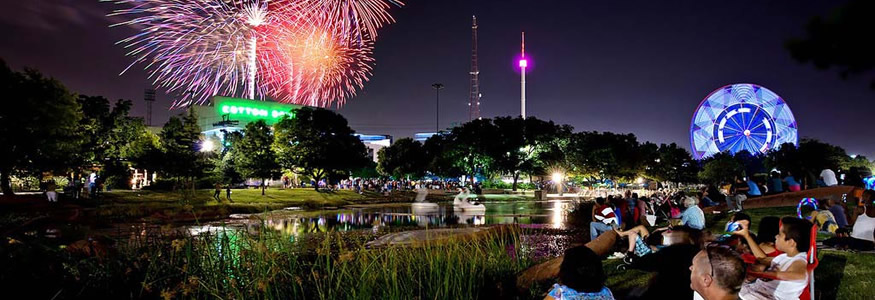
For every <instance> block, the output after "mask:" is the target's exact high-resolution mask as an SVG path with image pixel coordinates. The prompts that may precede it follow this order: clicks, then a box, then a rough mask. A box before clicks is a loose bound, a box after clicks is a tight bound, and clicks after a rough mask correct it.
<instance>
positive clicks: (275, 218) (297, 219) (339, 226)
mask: <svg viewBox="0 0 875 300" xmlns="http://www.w3.org/2000/svg"><path fill="white" fill-rule="evenodd" d="M570 204H571V202H569V201H566V200H551V201H508V202H504V201H502V202H487V203H486V204H485V205H486V206H487V212H482V211H480V212H466V211H461V210H458V209H455V208H454V207H453V206H452V205H446V204H441V205H440V206H435V207H433V208H429V209H419V210H417V209H416V208H414V207H412V206H411V205H410V204H399V205H391V206H387V205H381V206H373V207H360V208H351V209H342V210H324V211H302V210H295V211H289V210H280V211H275V212H268V213H265V214H255V215H249V216H246V217H245V218H242V217H243V216H242V215H241V216H238V218H231V219H228V220H224V221H222V222H216V223H213V224H212V226H194V227H190V228H189V230H190V231H191V232H192V233H193V234H198V233H201V232H206V231H212V230H215V229H216V228H222V227H223V226H231V227H237V228H240V227H242V228H245V229H246V230H250V231H255V230H256V229H257V228H258V227H262V226H264V227H266V228H269V229H271V230H276V231H278V232H281V233H285V234H288V235H290V236H293V237H295V236H300V235H301V234H305V233H315V232H327V231H334V230H337V231H347V230H373V231H375V232H377V231H379V230H380V228H383V227H410V226H414V227H445V226H465V225H467V226H481V225H494V224H531V225H534V226H543V227H549V228H557V229H561V228H565V222H566V216H565V215H566V208H567V207H568V205H570Z"/></svg>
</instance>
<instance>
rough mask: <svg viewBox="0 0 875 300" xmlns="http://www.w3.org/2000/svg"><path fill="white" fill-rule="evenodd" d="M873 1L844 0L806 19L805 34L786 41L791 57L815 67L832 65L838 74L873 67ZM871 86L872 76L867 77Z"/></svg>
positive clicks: (874, 8)
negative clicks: (826, 13)
mask: <svg viewBox="0 0 875 300" xmlns="http://www.w3.org/2000/svg"><path fill="white" fill-rule="evenodd" d="M873 14H875V2H873V1H869V0H853V1H848V2H847V3H845V4H844V6H842V7H840V8H838V9H836V10H835V11H834V12H833V13H832V14H830V15H829V16H828V17H826V18H823V17H815V18H813V19H812V20H811V22H809V23H808V26H807V28H806V29H807V33H808V35H807V36H806V37H805V38H801V39H792V40H789V41H788V42H787V45H786V46H787V49H789V50H790V53H791V54H792V55H793V58H795V59H796V60H798V61H800V62H803V63H808V62H810V63H812V64H814V66H815V67H817V68H818V69H824V70H825V69H829V68H832V67H835V68H837V69H838V71H839V75H840V76H841V78H848V77H850V76H852V75H859V74H862V73H866V72H869V71H871V70H872V69H873V67H875V56H873V55H872V53H875V43H873V42H872V37H873V36H875V18H872V15H873ZM871 87H872V88H875V80H873V81H871Z"/></svg>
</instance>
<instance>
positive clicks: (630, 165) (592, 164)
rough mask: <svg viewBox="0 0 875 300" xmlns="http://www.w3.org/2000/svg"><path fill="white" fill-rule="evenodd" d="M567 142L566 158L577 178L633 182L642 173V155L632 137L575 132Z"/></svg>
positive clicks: (636, 141) (638, 145) (628, 135)
mask: <svg viewBox="0 0 875 300" xmlns="http://www.w3.org/2000/svg"><path fill="white" fill-rule="evenodd" d="M569 143H570V145H569V151H570V152H569V153H567V155H568V159H569V161H570V162H571V164H572V165H573V168H574V171H575V172H577V173H578V174H580V175H583V176H586V177H590V178H597V179H600V180H604V179H613V180H616V179H625V180H632V179H634V178H636V177H637V176H638V174H640V173H641V172H642V171H643V170H644V161H645V155H644V152H643V151H641V149H640V146H641V145H640V144H639V143H638V139H637V138H636V137H635V135H634V134H631V133H630V134H616V133H611V132H602V133H600V132H578V133H575V134H573V135H572V136H571V140H570V141H569Z"/></svg>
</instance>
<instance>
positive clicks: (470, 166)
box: [444, 119, 498, 184]
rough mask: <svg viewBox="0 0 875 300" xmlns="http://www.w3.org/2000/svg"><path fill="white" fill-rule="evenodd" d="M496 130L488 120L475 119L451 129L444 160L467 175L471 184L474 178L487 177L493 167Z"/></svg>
mask: <svg viewBox="0 0 875 300" xmlns="http://www.w3.org/2000/svg"><path fill="white" fill-rule="evenodd" d="M497 137H498V133H497V129H496V128H495V125H493V124H492V121H491V120H490V119H477V120H473V121H471V122H468V123H465V124H462V126H459V127H456V128H453V130H452V131H451V132H450V133H449V134H448V135H447V137H446V139H447V140H446V143H445V144H444V145H445V148H444V151H445V153H444V154H445V155H448V156H447V157H445V159H448V161H449V162H450V163H451V164H452V166H453V167H455V168H458V169H459V170H461V171H462V173H464V174H466V175H468V178H469V180H470V181H471V183H472V184H473V183H474V176H476V175H477V174H482V175H484V176H488V175H490V174H491V172H492V171H493V169H492V168H493V167H494V149H495V145H496V139H497Z"/></svg>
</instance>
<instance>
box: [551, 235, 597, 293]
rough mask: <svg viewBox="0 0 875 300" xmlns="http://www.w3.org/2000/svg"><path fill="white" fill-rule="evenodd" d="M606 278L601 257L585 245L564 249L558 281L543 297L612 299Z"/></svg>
mask: <svg viewBox="0 0 875 300" xmlns="http://www.w3.org/2000/svg"><path fill="white" fill-rule="evenodd" d="M606 280H607V276H606V275H605V270H604V268H603V267H602V260H601V258H599V256H598V255H597V254H595V252H593V251H592V250H591V249H589V248H588V247H586V246H578V247H574V248H571V249H568V250H566V251H565V257H564V258H563V259H562V264H561V265H559V283H557V284H554V285H553V288H552V289H551V290H550V292H549V293H547V297H544V299H545V300H553V299H557V300H558V299H581V300H583V299H586V300H612V299H614V294H612V293H611V290H610V289H608V287H606V286H605V281H606Z"/></svg>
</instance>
